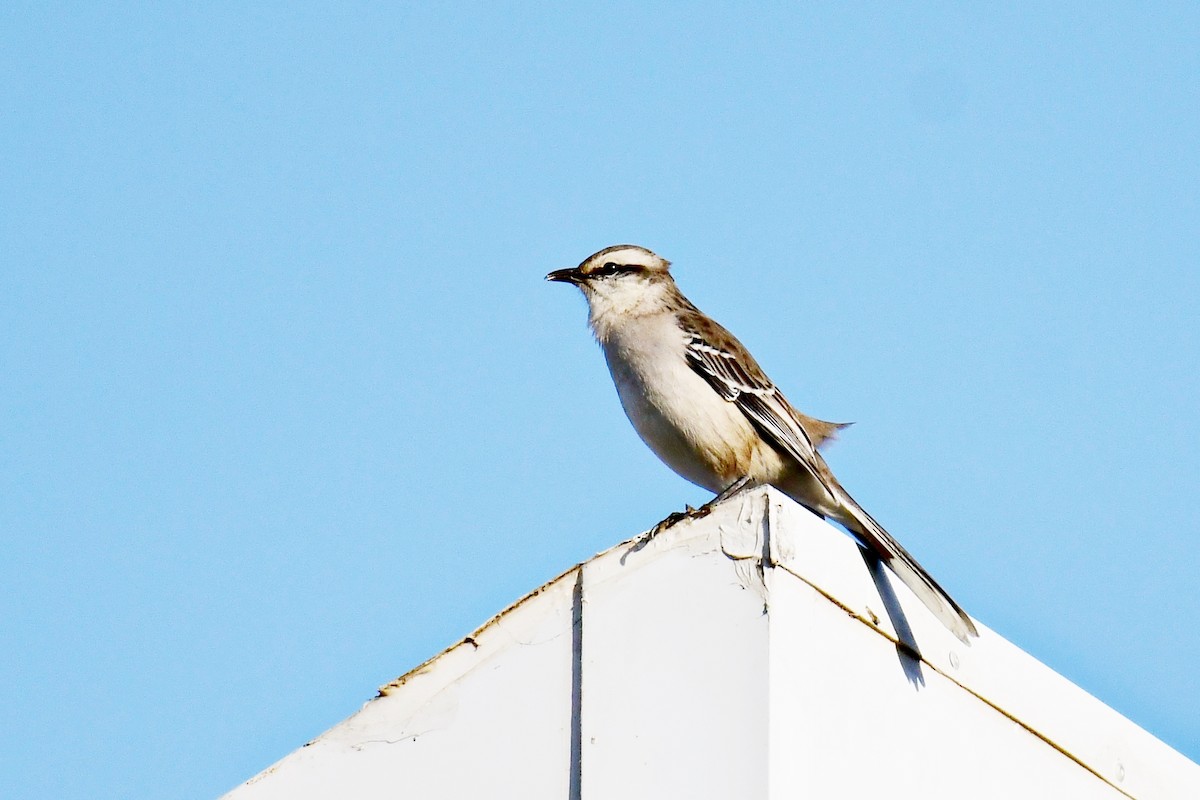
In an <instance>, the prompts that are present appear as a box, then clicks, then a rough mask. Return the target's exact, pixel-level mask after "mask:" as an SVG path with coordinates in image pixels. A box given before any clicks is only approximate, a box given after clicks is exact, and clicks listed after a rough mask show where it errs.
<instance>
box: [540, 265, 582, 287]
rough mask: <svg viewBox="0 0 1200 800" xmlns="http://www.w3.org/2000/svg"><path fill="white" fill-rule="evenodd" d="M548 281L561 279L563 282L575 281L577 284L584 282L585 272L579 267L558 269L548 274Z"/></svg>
mask: <svg viewBox="0 0 1200 800" xmlns="http://www.w3.org/2000/svg"><path fill="white" fill-rule="evenodd" d="M546 280H548V281H561V282H562V283H573V284H575V285H576V286H578V285H579V284H581V283H583V273H581V272H580V271H579V269H578V268H577V267H571V268H570V269H556V270H554V272H551V273H550V274H549V275H547V276H546Z"/></svg>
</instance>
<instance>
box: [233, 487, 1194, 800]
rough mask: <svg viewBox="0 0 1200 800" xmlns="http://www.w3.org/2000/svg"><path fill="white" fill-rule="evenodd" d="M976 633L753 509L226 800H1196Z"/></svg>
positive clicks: (651, 557) (666, 534) (757, 499)
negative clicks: (962, 633)
mask: <svg viewBox="0 0 1200 800" xmlns="http://www.w3.org/2000/svg"><path fill="white" fill-rule="evenodd" d="M979 628H980V637H979V638H978V639H976V640H974V641H973V644H972V646H970V647H966V646H964V645H963V644H962V643H960V642H959V641H958V640H957V639H955V638H954V637H953V636H952V635H951V634H950V633H949V632H948V631H947V630H945V629H944V628H943V627H942V626H941V624H940V623H939V622H938V621H937V620H936V619H934V618H933V617H932V616H931V615H930V614H929V613H928V612H927V611H926V610H925V607H924V606H923V605H921V603H920V602H919V601H918V600H916V599H915V598H914V597H913V596H912V595H911V594H910V593H909V592H908V590H907V588H906V587H904V586H903V585H902V584H901V583H899V582H898V581H892V580H890V576H889V575H887V574H886V571H884V570H883V569H882V568H881V567H878V566H877V565H875V566H871V565H869V563H868V562H867V561H866V560H865V559H864V557H863V556H862V552H861V551H860V550H859V548H858V547H857V546H856V545H855V544H854V542H853V541H852V540H851V539H849V538H848V537H847V536H845V535H844V534H842V533H840V532H839V531H837V530H836V529H834V528H832V527H831V526H829V525H828V524H826V523H825V522H823V521H822V520H820V519H819V518H817V517H815V516H814V515H812V514H811V513H809V512H808V511H806V510H805V509H803V508H801V507H800V506H797V505H796V504H794V503H793V502H792V501H790V500H788V499H787V498H786V497H784V496H782V495H781V494H779V493H778V492H776V491H774V490H773V489H756V490H754V491H751V492H746V493H743V494H741V495H739V496H736V497H734V498H731V499H730V500H728V501H726V502H725V503H723V504H722V505H720V506H718V507H717V508H716V509H715V510H714V511H713V513H712V514H710V515H709V516H707V517H703V518H700V519H689V520H685V521H683V522H681V523H679V524H677V525H675V526H673V527H671V528H669V529H667V530H665V531H663V532H662V533H660V534H659V535H658V536H656V537H654V538H653V539H651V540H649V542H645V541H642V540H639V539H634V540H630V541H628V542H624V543H622V544H621V545H618V546H617V547H614V548H612V549H611V550H608V551H606V552H604V553H601V554H600V555H597V556H595V557H594V558H592V559H591V560H589V561H587V562H585V563H583V564H581V565H579V566H577V567H575V568H573V569H571V570H569V571H568V572H566V573H564V574H563V575H561V576H560V577H558V578H556V579H555V580H553V581H551V582H550V583H548V584H546V585H545V586H543V587H541V588H540V589H537V590H536V591H534V592H533V593H531V594H529V595H528V596H526V597H525V598H523V599H521V600H520V601H518V602H517V603H514V604H513V605H512V606H511V607H509V608H508V609H506V610H505V611H504V612H502V613H501V614H499V615H498V616H496V617H495V618H493V619H492V620H490V621H489V622H488V623H486V624H485V625H483V626H482V627H481V628H479V630H477V631H475V632H474V633H472V634H471V635H470V636H468V637H467V638H466V639H464V640H463V641H462V642H460V643H459V644H457V645H455V646H454V647H451V648H450V649H448V650H446V651H445V652H443V653H441V654H439V655H437V656H436V657H434V658H432V659H431V660H429V661H427V662H426V663H424V664H422V665H421V666H419V667H417V668H416V669H414V670H412V671H410V672H408V673H407V674H405V675H403V676H402V677H400V678H398V679H397V680H395V681H393V682H392V683H390V684H388V685H387V686H384V687H383V688H382V689H381V690H380V694H379V697H377V698H375V699H374V700H371V701H370V702H368V703H367V704H366V705H365V706H364V707H363V708H362V710H360V711H359V712H358V713H356V714H354V715H353V716H351V717H350V718H349V719H347V720H345V721H344V722H342V723H340V724H339V725H337V726H335V727H333V728H332V729H330V730H329V731H326V732H325V733H324V734H322V735H321V736H319V737H317V738H316V739H315V740H314V741H312V742H310V743H308V744H307V745H305V746H303V747H301V748H300V749H298V750H296V751H295V752H293V753H291V754H290V755H288V756H287V757H285V758H284V759H282V760H281V761H279V762H278V763H277V764H275V765H274V766H272V767H270V768H268V769H267V770H265V771H264V772H262V773H261V774H259V775H257V776H256V777H254V778H252V779H251V780H249V781H248V782H247V783H245V784H244V785H242V786H241V787H239V788H237V789H235V790H233V791H232V792H231V793H230V794H229V795H227V797H228V798H231V799H232V800H265V799H266V798H288V799H289V800H303V799H304V798H347V797H353V798H377V797H378V798H384V797H387V798H396V797H421V798H441V797H446V798H462V797H488V798H505V797H512V798H522V799H523V800H538V799H539V798H554V799H555V800H561V799H562V798H582V797H586V798H588V800H592V799H593V798H637V797H687V798H731V797H737V798H783V797H794V796H808V797H865V796H871V795H876V794H877V795H879V796H886V797H893V798H902V797H920V798H923V799H927V798H939V797H947V798H949V797H953V798H955V800H961V799H962V798H964V797H968V798H980V797H997V798H1001V797H1003V798H1014V797H1021V798H1036V797H1046V798H1051V797H1052V798H1080V799H1081V800H1086V799H1087V798H1120V797H1133V798H1145V799H1146V800H1151V799H1153V798H1164V799H1165V798H1179V800H1184V799H1185V798H1186V800H1195V798H1198V797H1200V767H1197V765H1195V764H1193V763H1192V762H1190V761H1188V760H1187V759H1186V758H1184V757H1183V756H1182V755H1180V754H1179V753H1177V752H1176V751H1174V750H1172V749H1171V748H1169V747H1168V746H1166V745H1165V744H1163V743H1162V742H1160V741H1159V740H1157V739H1155V738H1154V737H1153V736H1151V735H1150V734H1149V733H1147V732H1146V731H1144V730H1142V729H1141V728H1139V727H1137V726H1136V725H1134V724H1133V723H1131V722H1130V721H1129V720H1127V719H1125V718H1124V717H1122V716H1121V715H1119V714H1118V713H1117V712H1115V711H1113V710H1112V709H1110V708H1108V707H1107V706H1105V705H1104V704H1103V703H1101V702H1100V701H1098V700H1096V699H1095V698H1094V697H1092V696H1090V695H1088V694H1087V693H1086V692H1084V691H1083V690H1082V689H1080V688H1078V687H1077V686H1075V685H1073V684H1072V683H1070V682H1069V681H1067V680H1066V679H1065V678H1063V677H1061V676H1059V675H1057V674H1056V673H1054V672H1053V671H1051V670H1050V669H1048V668H1047V667H1045V666H1044V665H1042V664H1041V663H1039V662H1037V661H1036V660H1034V659H1033V658H1032V657H1030V656H1029V655H1027V654H1026V653H1024V652H1022V651H1021V650H1020V649H1018V648H1017V647H1015V646H1013V645H1012V644H1010V643H1009V642H1007V641H1005V640H1004V639H1002V638H1001V637H999V636H998V635H996V634H995V633H993V632H992V631H990V630H988V629H986V628H985V627H983V626H982V625H981V626H979ZM898 630H899V631H901V632H902V635H898V634H897V631H898ZM901 641H903V642H905V643H906V644H904V645H898V642H901ZM917 651H919V656H915V655H913V652H917Z"/></svg>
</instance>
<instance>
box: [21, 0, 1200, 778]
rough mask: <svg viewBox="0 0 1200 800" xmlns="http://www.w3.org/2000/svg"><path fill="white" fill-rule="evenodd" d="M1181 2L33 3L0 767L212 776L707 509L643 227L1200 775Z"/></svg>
mask: <svg viewBox="0 0 1200 800" xmlns="http://www.w3.org/2000/svg"><path fill="white" fill-rule="evenodd" d="M1197 41H1200V11H1198V10H1197V7H1196V6H1195V5H1194V4H1186V3H1159V4H1154V5H1153V6H1152V7H1151V6H1139V7H1134V6H1133V5H1132V4H1130V5H1109V4H1095V3H1078V4H1068V3H1054V4H1049V3H1048V4H1036V5H1035V4H1023V5H1020V6H1019V7H1010V8H1007V9H992V10H988V11H978V10H973V9H972V10H967V8H966V7H965V6H963V5H961V4H950V3H946V4H937V3H926V4H911V5H908V6H907V7H906V8H905V9H903V10H900V9H897V8H894V7H893V6H892V5H890V4H873V5H867V4H859V5H855V6H853V7H852V8H846V7H840V6H839V5H836V4H822V5H805V6H804V7H800V6H799V5H796V6H793V5H790V4H789V5H783V4H780V5H776V4H770V5H763V6H759V7H758V8H756V9H754V10H747V9H745V8H744V7H735V6H734V5H732V4H731V5H728V6H722V5H707V6H702V7H701V6H695V5H688V6H686V7H685V6H684V5H683V4H679V5H672V4H646V3H636V4H607V5H606V6H605V8H604V9H603V10H597V9H591V10H587V9H583V8H580V7H563V6H559V5H552V4H544V5H543V4H537V5H534V4H519V5H508V6H500V5H497V4H477V5H457V6H452V7H447V6H438V7H436V8H435V7H433V6H432V5H430V6H429V7H427V8H417V7H409V8H406V9H403V10H389V11H381V10H379V9H378V8H372V7H370V6H368V5H362V6H355V5H352V4H346V3H339V4H331V5H328V6H317V5H311V4H310V5H304V4H283V3H279V4H270V3H264V4H256V5H254V6H253V7H252V8H246V9H242V10H231V9H229V8H226V7H222V8H220V9H215V8H206V7H196V6H195V4H187V5H183V4H180V5H176V6H171V5H170V4H145V5H124V6H122V7H121V8H112V7H110V6H109V4H96V5H84V4H58V5H51V4H32V3H9V4H6V6H5V8H4V9H3V10H0V92H2V100H3V102H2V106H0V107H2V108H3V113H2V115H0V152H2V153H3V155H2V156H0V187H2V188H0V262H2V266H0V318H2V319H3V320H4V326H3V327H4V332H3V336H2V337H0V367H2V368H0V403H2V406H0V411H2V415H0V536H2V537H3V539H2V541H3V551H4V556H3V558H2V559H0V640H2V641H3V642H4V643H5V645H4V647H3V648H2V649H0V705H2V706H3V708H5V710H6V715H8V718H9V719H10V720H12V721H13V722H12V724H8V725H5V726H3V728H2V730H0V737H2V738H0V795H3V796H6V797H56V798H76V797H78V798H85V797H86V798H96V797H133V796H154V797H163V798H176V797H177V798H203V797H212V796H215V795H218V794H220V793H222V792H223V791H225V790H228V789H230V788H232V787H233V786H235V785H236V784H237V783H239V782H240V781H242V780H244V779H245V778H247V777H250V776H251V775H252V774H254V773H255V772H257V771H258V770H260V769H262V768H263V767H265V766H267V765H268V764H269V763H271V762H272V761H274V760H275V759H277V758H278V757H280V756H282V755H284V754H285V753H287V752H289V751H290V750H292V749H293V748H295V747H297V746H299V745H300V744H302V743H304V742H305V741H307V740H308V739H309V738H311V737H312V736H314V735H316V734H318V733H320V732H321V731H323V730H325V729H326V728H328V727H329V726H330V725H332V724H334V723H336V722H337V721H339V720H340V719H342V718H344V717H345V716H347V715H348V714H349V713H351V712H352V711H354V710H355V709H356V708H358V706H359V705H360V704H361V703H362V702H363V701H365V700H366V699H368V698H369V697H371V696H372V695H373V693H374V690H375V688H376V687H377V686H378V685H380V684H382V683H384V682H386V681H388V680H390V679H391V678H393V677H395V676H396V675H398V674H400V673H402V672H404V671H405V670H407V669H408V668H409V667H411V666H413V665H414V664H416V663H418V662H420V661H422V660H424V659H425V658H427V657H429V656H430V655H432V654H434V653H436V652H437V651H438V650H440V649H441V648H443V647H444V646H446V645H448V644H450V643H451V642H453V641H454V640H456V639H457V638H459V637H461V636H462V635H464V634H465V633H467V632H468V631H469V630H470V629H471V628H473V627H474V626H475V625H477V624H478V623H480V622H482V621H483V620H484V619H486V618H487V617H489V616H490V615H491V614H493V613H494V612H496V611H497V610H499V609H500V608H502V607H503V606H504V605H506V604H507V603H508V602H509V601H511V600H512V599H514V598H516V597H517V596H519V595H520V594H522V593H524V592H525V591H527V590H529V589H531V588H533V587H534V586H536V585H538V584H540V583H542V582H544V581H545V580H547V579H549V578H551V577H553V576H554V575H556V574H557V573H558V572H560V571H561V570H563V569H565V568H566V567H568V566H570V565H571V564H573V563H575V562H577V561H579V560H582V559H584V558H587V557H588V556H590V555H591V554H592V553H594V552H596V551H598V550H601V549H603V548H605V547H607V546H609V545H611V544H613V543H615V542H617V541H618V540H620V539H623V538H626V537H628V536H630V535H632V534H634V533H636V532H638V531H640V530H643V529H645V528H647V527H649V526H650V525H652V524H653V523H654V522H655V521H657V520H658V519H660V518H661V517H663V516H665V515H666V514H667V513H668V512H670V511H673V510H676V509H679V508H681V507H682V506H683V505H684V504H685V503H691V504H698V503H700V502H703V501H704V500H705V499H706V497H707V496H706V494H705V493H704V492H703V491H702V490H700V489H698V488H696V487H693V486H691V485H689V484H687V483H685V482H684V481H683V480H682V479H680V478H677V477H676V476H675V475H673V474H672V473H671V472H670V471H669V470H667V469H666V468H665V467H663V466H662V465H660V464H659V463H658V462H657V461H656V460H655V459H654V457H653V456H652V455H651V454H650V453H649V451H647V450H646V449H645V448H644V447H643V446H642V444H641V443H640V442H639V441H638V440H637V438H636V436H635V434H634V433H633V432H632V430H631V429H630V428H629V426H628V424H627V423H626V421H625V419H624V417H623V415H622V413H621V411H620V408H619V406H618V404H617V401H616V397H615V394H614V392H613V390H612V388H611V385H610V383H609V379H608V376H607V373H606V371H605V369H604V366H603V362H602V359H601V357H600V355H599V353H598V351H597V350H596V348H595V345H594V344H593V343H592V342H591V341H590V339H589V336H588V334H587V332H586V329H585V324H584V306H583V301H582V299H581V298H580V297H578V296H576V295H577V293H574V292H572V291H569V290H568V289H567V288H565V287H562V286H553V285H546V284H544V283H543V282H542V276H543V275H544V274H545V273H546V272H547V271H548V270H550V269H553V268H557V267H562V266H570V265H573V264H575V263H577V262H578V261H579V260H580V259H582V258H583V257H584V256H586V255H588V254H589V253H591V252H592V251H594V250H597V249H599V248H601V247H603V246H606V245H609V244H614V243H618V242H635V243H638V244H643V245H645V246H648V247H650V248H652V249H654V250H656V251H657V252H659V253H661V254H662V255H664V256H665V257H667V258H670V259H671V260H673V261H674V262H675V265H676V266H675V272H676V276H677V279H678V280H679V282H680V284H681V286H682V287H683V289H684V290H685V292H687V293H688V295H689V296H690V297H691V299H692V300H693V301H695V302H696V303H697V304H698V305H699V306H700V307H701V308H702V309H704V310H705V311H707V312H708V313H710V314H711V315H713V316H715V317H716V318H717V319H719V320H720V321H722V322H723V323H724V324H726V325H727V326H728V327H729V328H731V329H732V330H734V331H735V332H736V333H737V334H738V336H739V337H740V338H741V339H742V341H743V342H745V343H746V344H747V345H748V346H749V347H750V348H751V349H752V350H753V351H754V352H755V353H756V355H757V356H758V357H759V360H760V361H761V362H762V363H763V365H764V366H765V368H766V369H767V371H768V372H769V373H770V374H771V376H772V377H773V378H774V379H775V380H776V382H778V383H779V384H780V385H781V386H782V387H783V388H784V390H785V391H786V392H787V394H788V395H789V397H790V399H792V400H793V401H794V402H795V403H796V404H797V405H798V406H799V407H801V408H802V409H803V410H805V411H807V412H809V413H811V414H814V415H816V416H820V417H824V418H827V419H835V420H854V421H856V422H857V423H858V424H857V425H856V426H855V427H854V428H852V429H851V430H850V431H848V432H847V433H846V435H845V436H844V437H843V440H842V441H841V442H840V443H839V444H837V445H836V446H835V447H834V448H833V449H832V450H830V452H829V456H828V457H829V460H830V463H831V465H832V466H833V468H834V470H835V471H836V472H837V473H838V475H839V477H840V478H841V479H842V481H843V483H845V484H846V486H847V487H848V488H849V489H850V490H851V492H853V493H854V495H855V496H856V497H857V498H858V499H859V500H860V501H861V502H862V503H863V504H864V505H865V506H866V507H867V508H868V509H870V510H871V512H872V514H873V515H874V516H876V517H877V518H878V519H880V520H881V521H882V522H883V523H884V524H885V525H886V526H887V527H888V528H889V529H890V530H891V531H892V532H893V533H894V534H896V536H897V537H898V538H899V539H900V540H901V541H902V542H904V543H905V545H906V546H907V547H908V548H909V549H910V550H911V551H912V552H913V553H914V554H916V555H917V556H918V558H919V559H920V560H921V561H922V562H923V563H924V564H925V565H926V566H927V567H928V568H929V569H930V571H931V572H932V573H933V574H934V575H936V576H937V578H938V580H939V581H940V582H941V583H943V584H944V585H945V586H946V587H947V588H948V589H950V590H951V592H952V593H953V595H954V596H955V598H956V599H957V600H959V602H961V603H962V605H964V606H965V607H966V608H967V609H968V610H969V611H970V612H971V613H972V614H973V615H974V616H976V617H977V618H978V619H980V620H981V621H983V622H984V623H985V624H987V625H988V626H990V627H992V628H994V629H996V630H997V631H999V632H1000V633H1001V634H1002V635H1004V636H1006V637H1007V638H1009V639H1011V640H1012V641H1013V642H1015V643H1016V644H1017V645H1019V646H1021V647H1023V648H1024V649H1026V650H1028V651H1029V652H1031V653H1032V654H1033V655H1035V656H1036V657H1038V658H1040V659H1041V660H1043V661H1045V662H1046V663H1047V664H1049V665H1050V666H1051V667H1053V668H1054V669H1056V670H1058V671H1059V672H1061V673H1063V674H1064V675H1066V676H1067V677H1068V678H1070V679H1071V680H1073V681H1075V682H1076V683H1078V684H1080V685H1081V686H1083V687H1084V688H1085V689H1087V690H1088V691H1090V692H1092V693H1093V694H1095V695H1097V696H1099V697H1100V698H1101V699H1102V700H1104V701H1105V702H1107V703H1109V704H1110V705H1112V706H1114V707H1115V708H1117V709H1118V710H1119V711H1121V712H1122V713H1124V714H1126V715H1127V716H1129V717H1130V718H1132V719H1133V720H1134V721H1136V722H1137V723H1139V724H1141V725H1142V726H1144V727H1146V728H1148V729H1149V730H1150V731H1151V732H1153V733H1155V734H1156V735H1158V736H1159V737H1160V738H1162V739H1164V740H1165V741H1167V742H1168V743H1170V744H1172V745H1173V746H1175V747H1176V748H1178V749H1180V750H1182V751H1183V752H1184V753H1186V754H1187V755H1189V756H1190V757H1191V758H1193V759H1200V717H1197V715H1196V713H1195V707H1196V698H1197V696H1198V694H1200V692H1198V686H1197V677H1196V675H1197V672H1196V668H1195V665H1196V663H1197V662H1200V634H1198V633H1197V629H1196V626H1195V622H1194V621H1195V620H1196V619H1197V618H1200V593H1198V592H1197V591H1196V588H1195V583H1196V575H1197V573H1198V572H1200V554H1198V553H1200V548H1197V541H1198V538H1200V521H1198V519H1200V517H1198V515H1197V511H1196V505H1195V496H1196V486H1197V484H1198V483H1200V447H1197V444H1198V439H1200V413H1198V412H1197V408H1200V378H1198V377H1197V364H1198V362H1200V359H1198V349H1200V348H1198V335H1197V334H1198V330H1197V328H1198V324H1197V309H1198V308H1200V233H1198V231H1200V226H1198V225H1197V222H1196V221H1197V219H1200V192H1198V190H1197V189H1198V187H1200V78H1198V76H1200V48H1197V47H1196V42H1197Z"/></svg>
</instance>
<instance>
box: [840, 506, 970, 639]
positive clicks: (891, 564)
mask: <svg viewBox="0 0 1200 800" xmlns="http://www.w3.org/2000/svg"><path fill="white" fill-rule="evenodd" d="M833 490H834V494H835V495H836V500H837V501H838V505H840V506H841V508H842V509H844V515H838V516H837V517H835V518H836V519H837V521H838V522H840V523H842V524H843V525H845V526H846V527H847V528H849V529H850V531H851V532H852V533H853V534H855V535H856V536H857V537H858V538H859V539H861V540H862V542H863V544H865V545H866V546H867V547H869V548H870V549H871V550H872V551H873V552H874V553H875V554H876V555H877V556H879V559H880V560H881V561H883V563H884V564H886V565H887V566H888V568H889V569H891V571H892V572H893V573H895V575H896V577H898V578H900V580H902V581H904V583H905V585H906V586H908V588H909V589H911V590H912V592H913V594H915V595H916V596H917V597H918V598H920V600H921V602H922V603H924V604H925V605H926V606H928V607H929V610H930V611H932V612H933V613H934V615H935V616H936V617H937V618H938V619H939V620H941V621H942V624H943V625H945V626H946V627H947V628H949V629H950V632H951V633H953V634H954V635H955V636H957V637H958V638H959V639H960V640H961V641H962V642H963V643H964V644H970V643H971V642H970V639H969V637H971V636H978V635H979V631H978V630H976V629H975V623H974V622H972V621H971V618H970V617H968V616H967V612H965V611H963V610H962V608H961V607H959V605H958V603H956V602H954V600H952V599H951V598H950V595H949V594H947V593H946V590H945V589H943V588H942V587H941V586H938V583H937V581H935V580H934V579H933V577H932V576H931V575H930V574H929V573H928V572H926V571H925V568H924V567H922V566H921V565H920V564H918V563H917V560H916V559H915V558H913V557H912V556H911V555H909V553H908V551H907V550H905V549H904V548H903V547H901V546H900V543H899V542H897V541H896V540H895V539H894V538H892V535H891V534H890V533H888V532H887V531H885V530H884V529H883V526H882V525H880V524H879V523H878V522H876V521H875V519H874V518H873V517H872V516H871V515H870V514H868V513H867V512H866V511H865V510H864V509H863V507H862V506H860V505H859V504H858V503H857V502H855V500H854V498H853V497H851V496H850V494H849V493H848V492H847V491H846V490H845V489H843V488H842V487H841V486H838V485H836V484H835V485H834V486H833Z"/></svg>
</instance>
